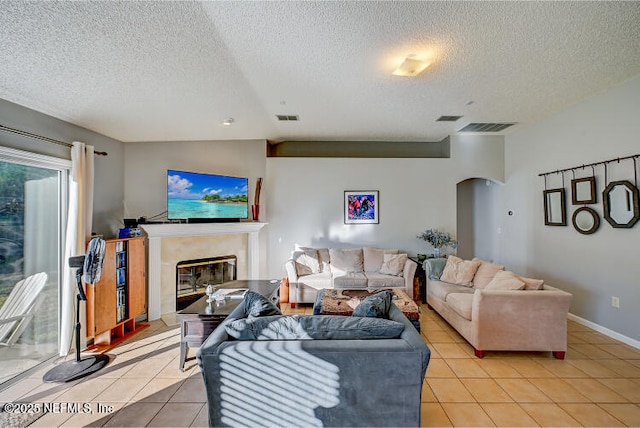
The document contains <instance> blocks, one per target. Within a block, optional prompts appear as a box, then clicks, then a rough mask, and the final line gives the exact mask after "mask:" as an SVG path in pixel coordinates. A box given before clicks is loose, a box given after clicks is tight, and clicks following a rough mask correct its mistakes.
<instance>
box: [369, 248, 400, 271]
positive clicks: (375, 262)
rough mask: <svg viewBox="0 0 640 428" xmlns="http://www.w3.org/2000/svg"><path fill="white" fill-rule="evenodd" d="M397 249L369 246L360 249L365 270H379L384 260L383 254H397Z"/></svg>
mask: <svg viewBox="0 0 640 428" xmlns="http://www.w3.org/2000/svg"><path fill="white" fill-rule="evenodd" d="M398 252H399V251H398V250H387V249H381V248H369V247H365V248H363V249H362V256H363V258H364V261H363V265H364V271H365V272H379V271H380V267H381V266H382V263H383V262H384V255H385V254H398Z"/></svg>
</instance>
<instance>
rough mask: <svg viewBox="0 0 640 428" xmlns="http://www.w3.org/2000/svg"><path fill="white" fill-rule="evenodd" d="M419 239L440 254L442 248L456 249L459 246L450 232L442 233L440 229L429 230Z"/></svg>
mask: <svg viewBox="0 0 640 428" xmlns="http://www.w3.org/2000/svg"><path fill="white" fill-rule="evenodd" d="M417 238H418V239H422V240H423V241H426V242H428V243H429V244H431V246H432V247H433V248H435V249H436V250H438V252H440V251H439V250H440V248H442V247H451V249H455V248H456V247H457V246H458V241H456V240H455V239H453V237H452V236H451V234H450V233H449V232H440V231H439V230H438V229H427V230H425V231H424V232H422V233H421V234H420V235H418V236H417Z"/></svg>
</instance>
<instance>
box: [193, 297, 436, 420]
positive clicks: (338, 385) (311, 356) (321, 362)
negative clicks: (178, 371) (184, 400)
mask: <svg viewBox="0 0 640 428" xmlns="http://www.w3.org/2000/svg"><path fill="white" fill-rule="evenodd" d="M391 306H392V307H391V308H390V310H389V318H390V320H392V321H396V322H399V323H402V324H403V325H404V328H402V326H399V329H398V332H400V331H401V333H399V334H400V336H399V337H398V338H395V339H299V340H268V339H267V340H236V339H233V338H231V337H230V336H229V334H228V333H227V330H226V328H225V325H226V324H229V323H232V322H233V321H234V320H238V321H240V322H242V320H243V319H245V321H246V320H249V321H250V320H251V318H246V317H247V314H246V313H245V308H244V305H240V306H238V308H236V310H234V311H233V312H232V314H231V315H230V316H229V317H228V318H227V319H226V320H225V321H224V322H223V323H222V324H221V325H220V326H219V327H218V328H216V330H214V332H213V333H211V335H210V336H209V337H208V338H207V340H206V341H205V342H204V344H203V345H202V347H201V348H200V349H199V350H198V352H197V355H196V358H197V361H198V364H199V366H200V369H201V371H202V376H203V378H204V384H205V388H206V393H207V402H208V408H209V425H210V426H296V427H303V426H316V427H317V426H420V398H421V392H422V383H423V380H424V376H425V373H426V369H427V364H428V363H429V357H430V351H429V348H428V347H427V345H426V344H425V342H424V341H423V340H422V338H421V337H420V334H419V333H418V332H417V331H416V329H415V328H414V327H413V326H412V325H411V323H410V322H409V320H408V319H407V318H406V317H405V316H404V315H403V314H402V312H401V311H400V310H399V309H398V308H397V307H395V305H391ZM286 317H289V319H291V318H293V317H298V318H296V319H297V320H301V319H300V318H306V320H305V321H310V322H312V323H313V322H315V321H324V320H325V319H327V318H329V317H332V316H330V315H293V316H288V315H280V316H273V317H268V318H270V319H278V318H282V319H284V318H286ZM320 318H322V319H320ZM333 318H340V319H341V320H343V321H344V323H345V324H344V325H345V326H347V325H348V323H349V322H351V323H352V322H354V321H356V322H360V320H362V321H365V322H366V321H367V320H372V321H386V320H380V319H378V318H358V317H339V316H333ZM282 319H281V320H282ZM341 320H337V321H338V322H341ZM396 325H397V324H396ZM231 327H233V324H232V325H231ZM334 327H335V325H334ZM263 331H265V330H263ZM345 331H349V330H348V329H342V328H340V326H338V328H334V329H332V331H331V332H328V333H329V336H331V334H332V333H333V332H345ZM326 333H327V332H326V331H325V332H324V334H326ZM263 339H264V338H263Z"/></svg>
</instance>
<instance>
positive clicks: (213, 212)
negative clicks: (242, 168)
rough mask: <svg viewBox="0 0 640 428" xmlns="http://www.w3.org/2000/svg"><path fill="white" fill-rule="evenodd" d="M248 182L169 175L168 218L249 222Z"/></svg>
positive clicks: (225, 178) (199, 176) (169, 173)
mask: <svg viewBox="0 0 640 428" xmlns="http://www.w3.org/2000/svg"><path fill="white" fill-rule="evenodd" d="M247 199H248V180H247V179H246V178H239V177H226V176H221V175H211V174H199V173H193V172H184V171H172V170H169V171H168V172H167V217H168V218H170V219H190V218H211V219H215V218H230V219H232V218H247V216H248V208H247V207H248V204H247Z"/></svg>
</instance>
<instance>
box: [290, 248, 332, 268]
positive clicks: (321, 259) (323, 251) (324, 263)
mask: <svg viewBox="0 0 640 428" xmlns="http://www.w3.org/2000/svg"><path fill="white" fill-rule="evenodd" d="M306 250H312V251H316V252H317V253H318V265H319V272H330V271H331V270H330V268H329V262H330V258H329V249H328V248H312V247H303V246H301V245H298V244H296V245H295V251H303V252H304V251H306Z"/></svg>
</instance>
